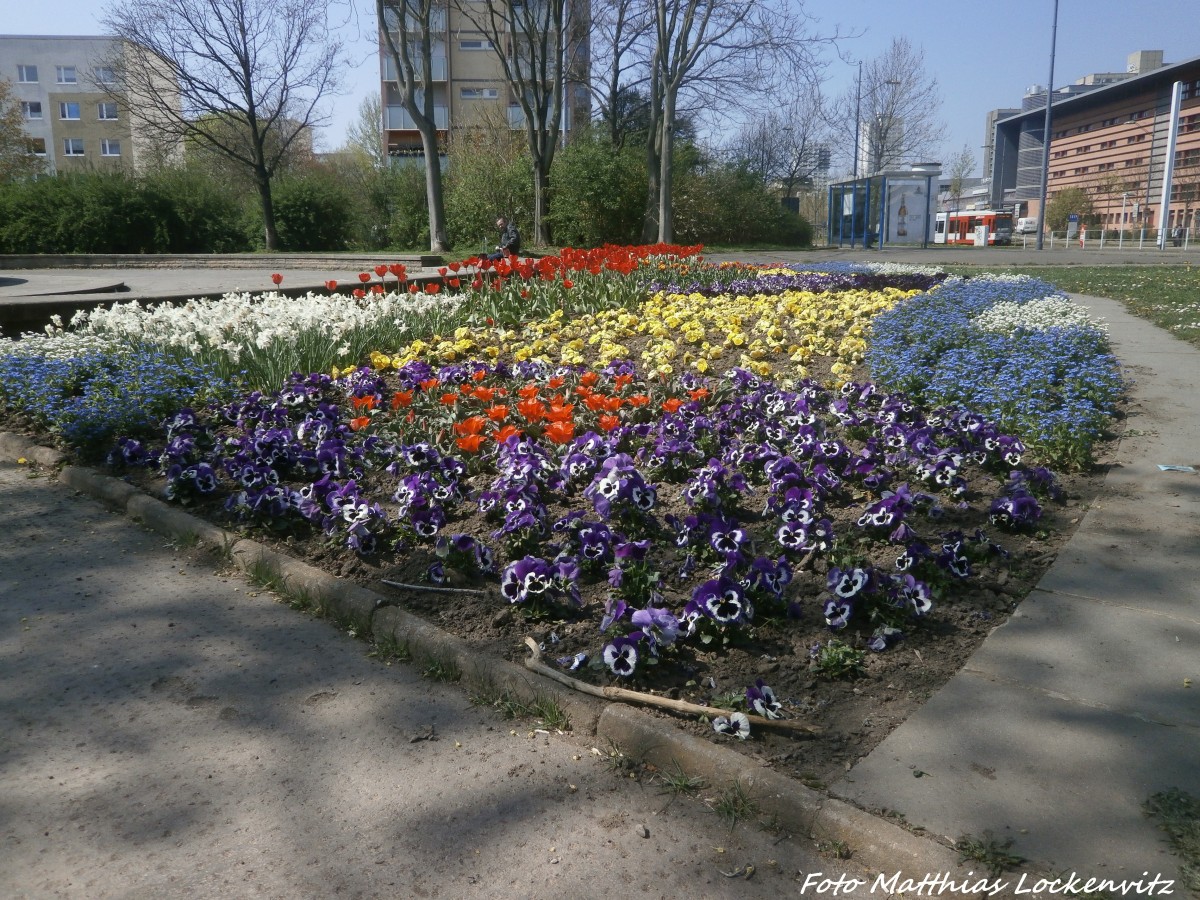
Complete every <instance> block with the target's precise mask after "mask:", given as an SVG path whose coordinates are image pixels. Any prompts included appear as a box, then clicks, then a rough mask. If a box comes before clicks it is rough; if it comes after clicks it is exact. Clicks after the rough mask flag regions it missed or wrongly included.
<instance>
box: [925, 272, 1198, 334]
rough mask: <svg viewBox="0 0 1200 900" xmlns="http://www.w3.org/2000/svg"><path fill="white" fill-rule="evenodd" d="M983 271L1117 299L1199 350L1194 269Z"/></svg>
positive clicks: (1137, 314) (1196, 281) (1196, 278)
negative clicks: (1031, 278)
mask: <svg viewBox="0 0 1200 900" xmlns="http://www.w3.org/2000/svg"><path fill="white" fill-rule="evenodd" d="M947 269H949V270H950V271H954V272H956V273H958V274H962V275H967V274H977V273H978V271H979V270H978V269H975V268H970V269H968V268H967V267H960V266H947ZM988 271H991V272H994V271H1002V272H1019V273H1023V274H1025V275H1032V276H1034V277H1036V278H1041V279H1044V280H1045V281H1048V282H1050V283H1051V284H1054V285H1057V286H1058V287H1060V288H1061V289H1062V290H1064V291H1067V292H1068V293H1072V294H1091V295H1093V296H1096V297H1109V298H1111V299H1113V300H1119V301H1121V302H1122V303H1124V304H1125V307H1126V309H1128V310H1129V311H1130V312H1131V313H1133V314H1134V315H1136V316H1141V317H1142V318H1143V319H1148V320H1149V321H1151V322H1153V323H1154V324H1155V325H1157V326H1159V327H1160V328H1163V329H1165V330H1167V331H1169V332H1171V334H1173V335H1175V336H1176V337H1177V338H1179V339H1180V340H1184V341H1187V342H1188V343H1190V344H1194V345H1195V346H1197V347H1200V267H1196V268H1193V267H1192V266H1070V267H1066V266H1011V267H1006V268H1003V269H996V268H994V267H989V268H988Z"/></svg>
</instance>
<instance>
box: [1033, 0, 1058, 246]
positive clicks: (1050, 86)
mask: <svg viewBox="0 0 1200 900" xmlns="http://www.w3.org/2000/svg"><path fill="white" fill-rule="evenodd" d="M1057 43H1058V0H1054V26H1053V27H1052V28H1051V29H1050V80H1049V81H1047V82H1046V124H1045V125H1044V126H1043V133H1042V202H1041V205H1040V206H1038V228H1037V248H1038V249H1039V250H1041V249H1042V231H1043V230H1044V229H1045V227H1046V189H1047V184H1048V183H1049V180H1050V96H1051V95H1052V94H1053V93H1054V48H1055V45H1056V44H1057Z"/></svg>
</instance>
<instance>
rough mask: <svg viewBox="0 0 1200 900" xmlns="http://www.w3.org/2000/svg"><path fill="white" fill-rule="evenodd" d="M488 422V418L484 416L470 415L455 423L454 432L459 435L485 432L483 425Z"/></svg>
mask: <svg viewBox="0 0 1200 900" xmlns="http://www.w3.org/2000/svg"><path fill="white" fill-rule="evenodd" d="M486 424H487V419H485V418H484V417H483V416H469V417H467V418H465V419H463V420H462V421H461V422H455V423H454V433H455V434H457V435H458V436H459V437H465V436H466V435H469V434H483V426H484V425H486Z"/></svg>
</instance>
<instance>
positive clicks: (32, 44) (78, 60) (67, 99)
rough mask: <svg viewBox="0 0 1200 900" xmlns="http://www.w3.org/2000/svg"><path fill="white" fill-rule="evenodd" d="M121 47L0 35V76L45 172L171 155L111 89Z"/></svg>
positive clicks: (120, 165)
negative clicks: (8, 86) (8, 85)
mask: <svg viewBox="0 0 1200 900" xmlns="http://www.w3.org/2000/svg"><path fill="white" fill-rule="evenodd" d="M121 55H122V45H121V42H120V41H118V40H117V39H116V38H112V37H104V36H91V37H85V36H56V35H0V77H3V78H7V79H8V80H9V81H10V82H12V85H13V95H14V98H15V100H16V101H17V102H18V103H19V105H20V108H21V112H22V115H23V120H24V126H25V131H26V133H27V134H28V135H29V137H30V139H31V140H32V141H33V144H34V147H35V148H36V150H37V151H38V152H39V155H41V156H44V158H45V161H46V169H47V171H48V172H50V173H51V174H54V173H59V172H102V171H113V170H125V171H134V172H137V171H142V170H144V169H145V168H147V167H148V166H150V165H154V164H157V163H159V162H162V161H164V160H169V159H172V158H174V157H176V156H177V155H178V149H177V148H176V149H172V148H171V147H164V146H163V144H162V142H161V141H159V140H157V139H155V138H154V136H153V134H152V133H151V131H150V129H147V128H146V127H145V118H144V113H143V111H142V110H140V109H139V104H137V103H135V102H131V101H130V98H128V97H125V96H120V95H117V94H115V93H114V90H115V77H114V72H113V67H114V66H115V65H117V63H116V62H115V61H116V60H120V59H121Z"/></svg>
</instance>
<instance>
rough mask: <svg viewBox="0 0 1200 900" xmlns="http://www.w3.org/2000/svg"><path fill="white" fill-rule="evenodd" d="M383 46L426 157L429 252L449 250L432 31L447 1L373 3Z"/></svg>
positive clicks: (380, 0) (414, 0)
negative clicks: (436, 111)
mask: <svg viewBox="0 0 1200 900" xmlns="http://www.w3.org/2000/svg"><path fill="white" fill-rule="evenodd" d="M375 11H376V14H377V15H378V16H379V21H380V22H381V23H384V24H385V25H386V27H385V28H384V29H383V35H384V43H385V44H386V45H387V49H388V54H389V55H390V56H391V60H392V66H393V68H394V69H395V75H396V88H397V92H398V93H399V95H400V105H401V106H403V107H404V110H405V112H407V113H408V115H409V116H410V117H411V118H412V120H413V124H414V125H415V126H416V128H417V132H418V133H419V134H420V135H421V149H422V151H423V152H424V154H425V197H426V200H427V201H428V205H429V249H430V250H431V251H433V252H435V253H444V252H445V251H447V250H449V249H450V241H449V238H448V237H447V233H446V203H445V199H444V193H443V190H442V166H441V157H440V155H439V151H438V133H437V120H436V118H435V112H434V103H433V100H434V97H433V84H434V71H433V48H434V41H433V31H434V24H435V21H436V20H438V19H441V18H443V17H444V16H445V15H446V2H445V0H375Z"/></svg>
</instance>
